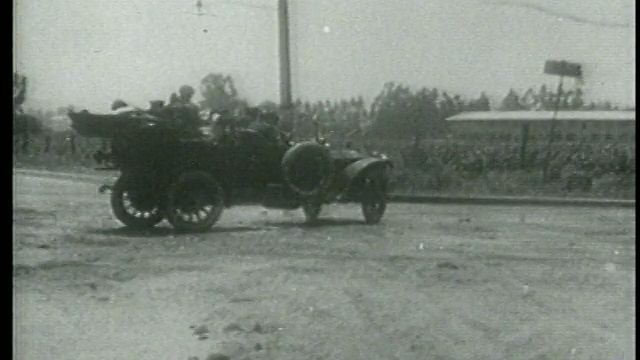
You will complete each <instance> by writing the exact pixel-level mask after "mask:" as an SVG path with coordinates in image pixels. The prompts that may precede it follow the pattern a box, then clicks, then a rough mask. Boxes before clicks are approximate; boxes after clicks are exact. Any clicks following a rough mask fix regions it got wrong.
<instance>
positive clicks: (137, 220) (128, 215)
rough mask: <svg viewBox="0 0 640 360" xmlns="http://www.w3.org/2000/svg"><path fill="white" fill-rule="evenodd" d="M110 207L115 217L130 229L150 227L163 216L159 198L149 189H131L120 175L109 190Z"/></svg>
mask: <svg viewBox="0 0 640 360" xmlns="http://www.w3.org/2000/svg"><path fill="white" fill-rule="evenodd" d="M111 208H112V210H113V213H114V215H115V216H116V218H117V219H118V220H119V221H120V222H122V223H123V224H125V225H126V226H128V227H130V228H132V229H138V230H142V229H148V228H152V227H154V226H155V225H156V224H158V223H159V222H161V221H162V219H163V218H164V215H163V214H162V211H161V208H160V200H159V198H158V197H157V196H154V195H153V193H152V192H151V191H145V189H133V186H132V185H131V182H130V181H129V180H128V179H127V178H126V177H122V176H121V177H120V178H118V180H116V183H115V184H114V186H113V188H112V190H111Z"/></svg>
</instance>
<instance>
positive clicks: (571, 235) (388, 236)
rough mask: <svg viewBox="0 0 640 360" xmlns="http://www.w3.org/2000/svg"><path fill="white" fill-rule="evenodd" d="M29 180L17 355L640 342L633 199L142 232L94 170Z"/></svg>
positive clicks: (426, 355) (264, 353) (524, 351)
mask: <svg viewBox="0 0 640 360" xmlns="http://www.w3.org/2000/svg"><path fill="white" fill-rule="evenodd" d="M15 185H16V188H15V194H16V199H15V204H14V233H15V236H14V241H13V248H14V286H13V288H14V294H15V295H14V304H15V312H14V314H15V317H14V324H15V325H14V326H15V329H14V334H15V335H14V349H15V350H14V359H29V360H31V359H47V360H55V359H64V360H67V359H83V360H84V359H87V360H89V359H100V360H109V359H167V360H170V359H177V360H180V359H182V360H187V359H190V358H196V357H197V358H198V359H200V360H204V359H214V358H216V357H215V356H212V354H215V353H218V354H223V355H227V356H229V357H230V358H231V359H285V360H286V359H292V360H293V359H295V360H302V359H456V360H457V359H635V258H636V257H635V210H630V209H624V210H623V209H589V208H539V207H522V208H514V207H498V206H495V207H489V206H482V207H473V206H433V205H401V204H392V205H390V207H389V211H388V215H387V216H386V217H385V219H384V221H383V223H382V224H380V225H378V226H366V225H362V224H361V223H360V221H361V214H360V211H359V208H358V207H357V206H354V205H350V206H330V207H328V208H327V209H326V212H325V215H324V218H325V219H326V221H324V223H323V224H322V225H321V226H318V227H305V226H303V225H302V215H301V214H300V213H299V212H290V213H283V212H281V211H269V212H266V211H263V210H262V209H261V208H258V207H238V208H233V209H230V210H228V211H226V212H225V213H224V214H223V219H222V220H221V222H220V223H219V224H218V225H217V226H216V228H215V231H212V232H211V233H208V234H204V235H198V236H189V235H175V234H173V233H172V231H171V230H170V228H169V227H168V226H167V225H165V224H164V223H163V224H161V225H160V227H159V228H158V229H155V230H154V231H152V232H151V233H148V234H140V233H138V234H136V233H130V232H127V231H124V230H122V229H121V228H120V225H119V223H117V222H116V221H115V220H114V219H113V217H112V215H111V213H110V209H109V207H108V198H107V196H106V195H103V196H100V195H98V194H97V192H96V186H95V185H94V184H88V183H85V182H81V181H78V180H76V181H73V180H65V179H63V178H57V179H54V178H47V177H29V176H25V175H17V176H16V178H15ZM224 358H225V357H223V356H219V357H218V359H224Z"/></svg>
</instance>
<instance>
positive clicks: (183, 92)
mask: <svg viewBox="0 0 640 360" xmlns="http://www.w3.org/2000/svg"><path fill="white" fill-rule="evenodd" d="M194 93H195V90H194V89H193V87H191V86H189V85H183V86H181V87H180V90H179V95H178V97H177V98H175V97H174V96H172V98H171V100H170V103H171V104H170V106H171V107H172V108H174V110H177V111H176V112H175V115H176V116H177V117H178V118H179V120H181V122H182V124H183V128H184V130H185V131H186V132H187V134H188V135H189V136H200V135H202V134H201V131H200V127H201V126H202V119H201V118H200V110H199V108H198V106H197V105H196V104H194V103H193V102H192V101H191V99H192V98H193V94H194Z"/></svg>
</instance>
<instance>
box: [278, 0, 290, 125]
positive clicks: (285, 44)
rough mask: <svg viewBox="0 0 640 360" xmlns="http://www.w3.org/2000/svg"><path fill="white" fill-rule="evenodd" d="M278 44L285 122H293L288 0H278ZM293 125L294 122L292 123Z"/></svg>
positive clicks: (281, 97)
mask: <svg viewBox="0 0 640 360" xmlns="http://www.w3.org/2000/svg"><path fill="white" fill-rule="evenodd" d="M278 32H279V35H280V36H279V37H278V45H279V55H280V108H281V110H282V117H283V120H284V121H283V123H284V124H286V125H290V123H291V119H290V116H291V107H292V102H293V101H292V95H291V47H290V44H289V35H290V34H289V4H288V1H287V0H278ZM291 125H292V124H291Z"/></svg>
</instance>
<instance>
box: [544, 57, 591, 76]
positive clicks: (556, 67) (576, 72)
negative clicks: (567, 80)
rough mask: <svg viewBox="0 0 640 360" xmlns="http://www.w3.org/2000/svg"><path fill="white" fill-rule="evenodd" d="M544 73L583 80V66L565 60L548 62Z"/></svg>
mask: <svg viewBox="0 0 640 360" xmlns="http://www.w3.org/2000/svg"><path fill="white" fill-rule="evenodd" d="M544 73H545V74H549V75H558V76H567V77H572V78H578V79H580V78H582V65H580V64H577V63H572V62H568V61H564V60H562V61H559V60H547V61H546V62H545V63H544Z"/></svg>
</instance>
